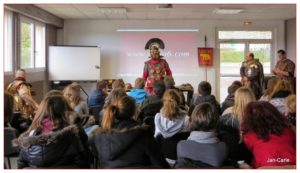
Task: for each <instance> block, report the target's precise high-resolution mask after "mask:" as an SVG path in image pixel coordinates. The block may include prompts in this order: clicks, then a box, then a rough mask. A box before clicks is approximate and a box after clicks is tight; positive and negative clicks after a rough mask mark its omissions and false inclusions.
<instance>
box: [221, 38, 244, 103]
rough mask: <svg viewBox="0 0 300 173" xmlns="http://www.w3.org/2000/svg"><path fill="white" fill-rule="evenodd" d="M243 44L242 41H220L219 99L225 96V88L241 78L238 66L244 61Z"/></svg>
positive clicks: (222, 99)
mask: <svg viewBox="0 0 300 173" xmlns="http://www.w3.org/2000/svg"><path fill="white" fill-rule="evenodd" d="M245 47H246V46H245V44H243V43H232V44H231V43H222V44H220V58H221V63H220V74H221V77H220V101H221V103H222V102H223V101H224V99H225V98H226V96H227V94H228V93H227V88H228V87H229V86H230V85H231V84H232V82H233V81H235V80H239V81H240V80H241V77H240V67H241V64H242V62H243V61H244V57H245V56H244V55H245Z"/></svg>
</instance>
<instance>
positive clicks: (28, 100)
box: [6, 69, 39, 119]
mask: <svg viewBox="0 0 300 173" xmlns="http://www.w3.org/2000/svg"><path fill="white" fill-rule="evenodd" d="M6 90H7V91H8V92H9V93H10V94H12V95H13V97H14V112H20V113H21V116H22V117H23V118H25V119H31V118H32V116H34V112H35V111H36V110H37V108H38V106H39V105H38V104H37V102H36V101H34V99H33V98H32V96H31V84H29V83H27V82H26V71H25V70H24V69H19V70H17V71H16V74H15V79H14V81H13V82H12V83H10V84H9V85H8V87H7V89H6Z"/></svg>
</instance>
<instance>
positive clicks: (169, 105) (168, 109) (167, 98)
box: [160, 89, 180, 120]
mask: <svg viewBox="0 0 300 173" xmlns="http://www.w3.org/2000/svg"><path fill="white" fill-rule="evenodd" d="M163 103H164V105H163V107H162V108H161V111H160V112H161V113H162V114H163V116H165V117H166V118H168V119H169V120H173V119H176V118H177V117H178V116H180V114H179V106H180V105H179V104H180V96H179V94H178V92H177V91H176V90H174V89H168V90H167V91H166V92H165V93H164V95H163Z"/></svg>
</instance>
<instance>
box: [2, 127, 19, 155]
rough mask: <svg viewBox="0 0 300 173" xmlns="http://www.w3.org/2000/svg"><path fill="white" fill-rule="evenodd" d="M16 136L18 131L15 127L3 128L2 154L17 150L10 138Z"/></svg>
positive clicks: (10, 153) (9, 153)
mask: <svg viewBox="0 0 300 173" xmlns="http://www.w3.org/2000/svg"><path fill="white" fill-rule="evenodd" d="M17 137H18V131H17V130H16V129H15V128H11V127H5V128H4V155H5V156H10V155H13V154H16V153H18V152H19V148H18V147H14V146H13V144H12V140H13V139H16V138H17Z"/></svg>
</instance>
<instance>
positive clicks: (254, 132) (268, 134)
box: [241, 101, 296, 168]
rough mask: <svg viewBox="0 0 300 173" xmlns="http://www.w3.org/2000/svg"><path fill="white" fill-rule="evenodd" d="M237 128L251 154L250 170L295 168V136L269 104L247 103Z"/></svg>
mask: <svg viewBox="0 0 300 173" xmlns="http://www.w3.org/2000/svg"><path fill="white" fill-rule="evenodd" d="M241 128H242V131H243V141H244V143H245V145H246V146H247V148H248V149H249V151H251V152H252V154H253V160H252V163H251V165H252V166H253V167H254V168H259V167H264V166H285V165H296V134H295V133H294V131H293V130H291V129H290V128H289V125H288V122H287V119H286V118H285V117H284V115H282V114H281V113H280V112H279V111H278V110H277V109H276V108H275V107H274V106H273V105H272V104H270V103H268V102H264V101H260V102H251V103H249V104H248V105H247V107H246V108H245V113H244V116H243V118H242V124H241Z"/></svg>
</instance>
